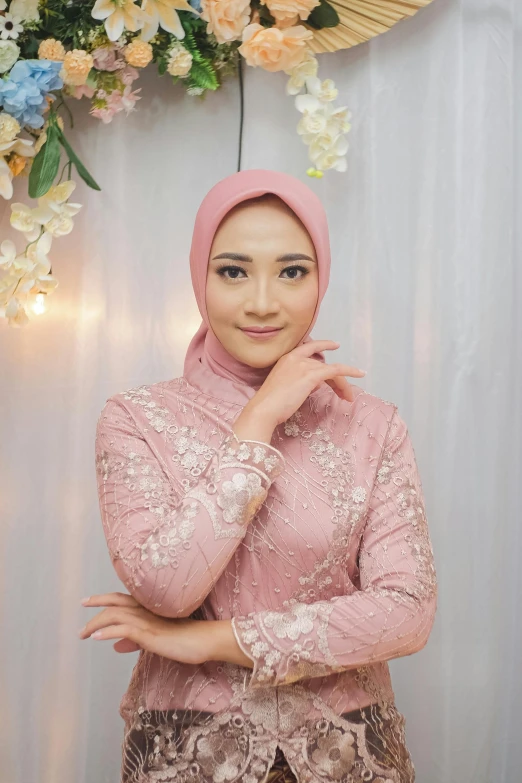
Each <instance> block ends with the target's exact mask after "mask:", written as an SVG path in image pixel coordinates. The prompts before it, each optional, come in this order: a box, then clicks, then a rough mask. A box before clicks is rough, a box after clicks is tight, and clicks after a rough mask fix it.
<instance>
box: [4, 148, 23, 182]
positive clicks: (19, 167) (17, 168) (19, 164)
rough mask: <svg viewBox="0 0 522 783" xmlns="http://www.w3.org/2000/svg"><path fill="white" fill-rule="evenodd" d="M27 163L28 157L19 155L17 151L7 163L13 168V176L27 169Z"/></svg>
mask: <svg viewBox="0 0 522 783" xmlns="http://www.w3.org/2000/svg"><path fill="white" fill-rule="evenodd" d="M26 163H27V158H24V157H22V155H17V154H16V152H13V154H12V155H11V159H10V160H8V161H7V165H8V166H9V168H10V169H11V172H12V174H13V177H17V176H18V175H19V174H20V173H21V172H22V171H23V170H24V169H25V164H26Z"/></svg>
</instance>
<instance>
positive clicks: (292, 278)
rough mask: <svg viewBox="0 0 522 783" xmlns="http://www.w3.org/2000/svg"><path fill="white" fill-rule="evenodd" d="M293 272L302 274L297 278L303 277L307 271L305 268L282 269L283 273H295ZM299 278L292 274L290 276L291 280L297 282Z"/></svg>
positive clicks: (288, 267)
mask: <svg viewBox="0 0 522 783" xmlns="http://www.w3.org/2000/svg"><path fill="white" fill-rule="evenodd" d="M295 271H297V272H302V274H301V275H299V277H304V276H305V275H307V274H308V269H307V268H306V267H305V266H287V267H286V269H283V272H295ZM283 272H281V274H283ZM299 277H298V276H297V275H294V274H292V275H290V279H291V280H299Z"/></svg>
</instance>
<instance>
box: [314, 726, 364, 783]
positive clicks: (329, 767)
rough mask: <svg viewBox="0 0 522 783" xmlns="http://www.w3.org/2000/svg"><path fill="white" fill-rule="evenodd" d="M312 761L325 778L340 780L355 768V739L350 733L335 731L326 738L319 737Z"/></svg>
mask: <svg viewBox="0 0 522 783" xmlns="http://www.w3.org/2000/svg"><path fill="white" fill-rule="evenodd" d="M312 759H313V761H314V762H315V764H317V766H318V767H319V769H320V771H321V772H322V774H323V775H324V776H325V777H328V778H330V779H331V778H333V779H334V780H340V779H341V778H343V777H344V776H345V775H347V773H348V772H350V771H351V770H352V768H353V762H354V761H355V748H354V737H353V735H352V734H351V733H350V732H346V733H344V734H343V732H341V731H339V730H338V729H334V730H333V731H332V732H331V733H330V734H328V735H327V736H326V737H319V738H318V740H317V749H316V750H314V751H313V753H312Z"/></svg>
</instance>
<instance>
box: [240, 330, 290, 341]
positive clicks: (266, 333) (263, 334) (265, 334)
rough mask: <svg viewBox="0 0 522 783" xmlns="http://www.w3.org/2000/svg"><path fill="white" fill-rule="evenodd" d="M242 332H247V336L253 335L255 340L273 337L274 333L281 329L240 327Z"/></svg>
mask: <svg viewBox="0 0 522 783" xmlns="http://www.w3.org/2000/svg"><path fill="white" fill-rule="evenodd" d="M241 331H242V332H244V333H245V334H247V335H248V336H249V337H254V338H255V339H256V340H269V339H270V338H271V337H273V336H274V335H275V334H277V333H278V332H280V331H281V328H279V329H266V330H265V329H263V330H262V331H259V330H256V329H241Z"/></svg>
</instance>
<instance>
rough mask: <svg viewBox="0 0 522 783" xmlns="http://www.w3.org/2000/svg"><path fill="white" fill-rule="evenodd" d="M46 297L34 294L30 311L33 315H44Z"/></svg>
mask: <svg viewBox="0 0 522 783" xmlns="http://www.w3.org/2000/svg"><path fill="white" fill-rule="evenodd" d="M45 300H46V295H45V294H42V293H39V294H36V296H35V298H34V302H33V304H32V305H31V310H32V311H33V313H34V314H35V315H42V313H45V311H46V309H47V307H46V301H45Z"/></svg>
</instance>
